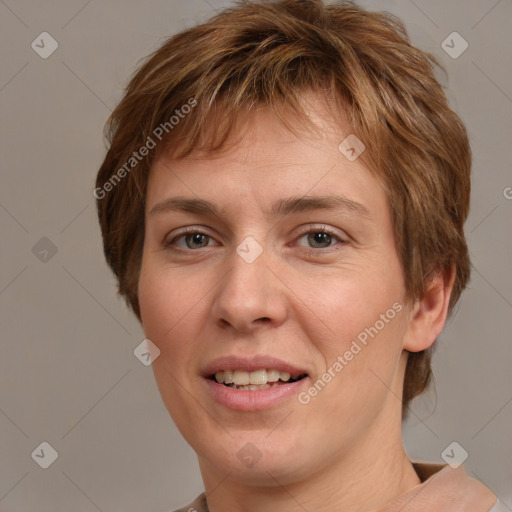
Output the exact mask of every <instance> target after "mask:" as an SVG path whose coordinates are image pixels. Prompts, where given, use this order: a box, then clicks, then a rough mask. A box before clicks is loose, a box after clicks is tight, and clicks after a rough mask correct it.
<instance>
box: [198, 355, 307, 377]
mask: <svg viewBox="0 0 512 512" xmlns="http://www.w3.org/2000/svg"><path fill="white" fill-rule="evenodd" d="M267 369H272V370H279V371H281V372H288V373H289V374H290V375H291V378H292V379H294V378H297V377H299V376H300V375H304V374H307V373H308V372H307V371H306V370H305V369H301V368H299V367H298V366H296V365H293V364H290V363H287V362H285V361H283V360H281V359H277V358H275V357H272V356H266V355H257V356H253V357H247V358H244V357H236V356H225V357H219V358H217V359H214V360H213V361H211V362H210V363H208V364H207V365H206V366H205V367H204V369H203V376H204V377H211V376H212V375H214V374H215V373H217V372H222V371H226V370H228V371H234V370H244V371H246V372H253V371H256V370H267Z"/></svg>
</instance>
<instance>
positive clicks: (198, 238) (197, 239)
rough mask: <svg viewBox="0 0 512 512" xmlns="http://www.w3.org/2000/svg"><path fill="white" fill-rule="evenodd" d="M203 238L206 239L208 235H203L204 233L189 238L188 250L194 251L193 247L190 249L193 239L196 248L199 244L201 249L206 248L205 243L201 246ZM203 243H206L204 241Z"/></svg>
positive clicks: (194, 234) (193, 234)
mask: <svg viewBox="0 0 512 512" xmlns="http://www.w3.org/2000/svg"><path fill="white" fill-rule="evenodd" d="M202 238H204V239H206V235H203V234H202V233H192V234H191V235H189V236H188V238H187V246H188V248H189V249H193V247H190V245H191V244H190V243H188V242H189V240H190V239H192V240H191V242H192V245H194V246H195V244H199V245H200V247H204V246H205V245H206V244H204V243H203V244H201V239H202ZM203 242H204V240H203Z"/></svg>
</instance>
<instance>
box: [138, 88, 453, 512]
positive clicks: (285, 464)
mask: <svg viewBox="0 0 512 512" xmlns="http://www.w3.org/2000/svg"><path fill="white" fill-rule="evenodd" d="M304 100H305V104H306V105H307V109H308V111H309V113H310V115H311V117H312V119H313V120H314V121H315V123H316V124H317V125H318V126H320V127H321V128H322V131H321V132H320V133H307V134H306V133H304V134H301V135H299V136H296V135H294V134H292V133H290V131H288V130H287V129H286V128H285V127H284V126H283V125H282V124H281V123H280V122H279V121H278V120H277V119H276V118H275V117H274V116H273V115H272V114H271V113H270V112H269V111H267V110H265V109H260V110H258V111H257V112H256V113H252V114H251V116H250V117H249V118H248V119H247V122H248V124H247V125H246V127H247V131H246V132H245V135H244V136H243V138H242V139H241V141H239V143H238V144H237V145H236V146H235V147H233V148H231V149H230V150H229V151H228V152H225V153H223V154H221V155H217V156H215V157H212V156H208V155H204V154H199V153H197V154H192V155H191V156H190V157H187V158H186V159H182V160H174V159H173V158H172V155H167V156H166V155H162V156H161V157H159V158H158V159H157V160H156V161H155V163H154V165H153V168H152V170H151V172H150V176H149V183H148V189H147V198H146V199H147V201H146V220H145V241H144V249H143V259H142V268H141V274H140V281H139V301H140V307H141V315H142V322H143V328H144V332H145V334H146V336H147V337H148V338H149V339H150V340H152V342H153V343H155V345H157V346H158V348H159V349H160V351H161V354H160V356H159V357H158V358H157V359H156V360H155V361H154V363H153V371H154V374H155V378H156V382H157V385H158V387H159V391H160V393H161V396H162V399H163V402H164V403H165V405H166V407H167V409H168V411H169V413H170V415H171V416H172V418H173V420H174V422H175V423H176V425H177V427H178V429H179V430H180V432H181V433H182V435H183V436H184V438H185V439H186V441H187V442H188V443H189V444H190V445H191V446H192V448H193V449H194V450H195V452H196V453H197V456H198V460H199V465H200V470H201V473H202V477H203V481H204V485H205V489H206V494H207V499H208V505H209V509H210V511H211V512H222V511H226V510H238V511H242V512H244V511H247V512H249V511H251V512H260V511H261V512H263V511H267V510H270V509H273V510H279V511H281V512H287V511H290V512H291V511H299V510H300V511H303V510H304V509H306V510H315V511H317V512H322V511H327V510H329V511H330V512H332V511H333V510H334V511H344V512H363V511H368V512H369V511H375V510H377V509H379V508H380V507H382V506H383V505H385V504H386V503H387V502H389V501H392V500H393V499H394V498H396V497H397V496H398V495H400V494H403V493H405V492H407V491H409V490H410V489H412V488H413V487H415V486H417V485H419V484H420V480H419V479H418V477H417V475H416V473H415V471H414V468H413V467H412V465H411V463H410V461H409V459H408V457H407V455H406V453H405V451H404V447H403V443H402V434H401V409H402V403H401V395H402V385H403V379H404V372H405V366H406V361H407V351H419V350H423V349H425V348H427V347H428V346H430V345H431V344H432V343H433V342H434V341H435V338H436V337H437V335H438V334H439V333H440V332H441V330H442V328H443V326H444V322H445V319H446V313H447V307H448V301H449V296H450V293H451V288H452V285H453V279H454V272H453V270H452V272H444V273H440V274H438V275H437V276H436V277H435V279H434V280H433V281H432V282H431V283H430V287H429V289H428V290H427V292H426V294H425V296H424V297H423V299H422V300H421V301H416V302H415V303H414V304H407V303H406V302H405V299H404V295H405V284H404V278H403V272H402V266H401V264H400V260H399V256H398V252H397V248H396V246H395V243H394V238H393V230H392V223H391V215H390V211H389V208H388V205H387V202H386V196H385V193H384V190H383V188H382V186H381V184H380V183H379V181H378V180H377V179H376V177H375V176H374V174H373V173H372V172H371V171H370V170H369V169H368V168H367V167H365V165H364V164H363V163H362V161H361V160H362V159H361V158H359V159H357V160H355V161H354V162H350V161H349V160H348V159H347V158H346V157H345V156H344V155H343V154H342V153H341V152H340V151H339V150H338V145H339V144H340V142H341V141H342V140H343V139H344V138H345V137H346V136H347V135H348V134H349V133H350V129H349V128H348V127H346V126H343V124H342V122H341V124H340V123H339V122H338V124H335V122H334V120H333V118H332V117H331V114H330V112H331V111H330V110H328V109H327V108H326V107H325V105H324V103H323V102H322V101H321V100H320V98H319V97H317V96H316V95H314V94H310V95H304ZM333 191H336V193H338V194H343V195H344V196H346V197H348V198H349V199H351V200H352V201H357V202H358V203H360V204H362V205H364V206H365V207H366V209H367V210H368V215H367V216H366V217H363V216H359V215H356V214H354V212H351V211H349V210H340V209H337V210H336V209H335V210H316V211H309V212H299V213H294V214H292V215H289V216H286V217H279V216H277V217H276V216H273V215H270V214H269V210H270V205H271V204H272V203H273V202H274V201H276V200H278V199H283V198H288V197H290V196H300V197H303V196H312V195H315V196H316V195H329V194H331V193H333ZM176 196H184V197H190V198H196V199H197V198H201V199H207V200H209V201H212V202H214V203H215V204H216V205H217V206H218V208H219V209H220V210H221V213H222V214H221V216H220V217H212V216H210V215H203V214H195V213H194V214H193V213H183V212H177V211H160V212H158V213H153V214H151V213H150V212H151V210H152V209H153V207H154V206H155V205H156V204H158V203H160V202H162V201H164V200H166V199H168V198H170V197H176ZM185 226H191V227H195V228H197V231H199V232H200V233H203V234H204V235H207V236H203V237H199V239H198V238H197V237H196V238H195V239H194V238H193V236H189V237H188V238H187V237H180V238H178V239H177V238H176V237H178V236H179V235H180V234H182V233H180V231H179V230H180V228H183V227H185ZM322 226H325V227H327V228H328V229H332V230H333V231H334V234H335V236H333V237H332V238H331V239H329V238H327V240H325V241H323V242H322V241H321V239H320V241H318V240H319V239H318V235H316V236H317V238H316V239H315V238H314V237H313V236H309V237H308V235H307V233H306V234H305V232H306V231H308V230H310V229H311V231H312V233H313V234H314V233H318V232H320V233H321V232H322V229H318V228H321V227H322ZM247 236H252V237H253V238H254V239H256V240H257V242H258V243H259V244H260V246H261V247H262V249H263V252H262V254H261V255H260V256H259V257H258V258H257V259H256V260H255V261H254V262H252V263H247V262H246V261H245V260H244V259H242V258H241V257H240V256H239V255H238V253H237V252H236V248H237V246H239V244H241V242H242V241H243V240H244V239H245V238H246V237H247ZM337 237H339V239H338V238H337ZM187 240H188V243H189V246H187V243H186V242H187ZM315 240H316V242H315ZM340 240H342V241H343V242H341V241H340ZM166 242H167V243H168V242H172V244H171V245H170V246H166ZM173 249H174V250H173ZM180 249H181V250H180ZM396 302H398V303H400V304H402V306H403V309H402V311H401V312H400V313H398V314H397V315H396V316H395V317H394V318H393V319H392V320H390V321H389V322H388V323H386V324H385V327H384V328H383V329H381V330H380V331H379V333H378V335H376V336H375V337H374V338H370V339H369V341H368V344H367V346H365V347H364V348H363V349H362V350H361V351H360V352H359V353H358V354H357V355H355V356H354V358H353V359H352V360H351V361H349V362H348V364H347V365H346V366H345V367H344V368H343V370H342V371H341V372H339V373H338V374H337V375H336V377H335V378H333V379H332V380H331V382H329V383H328V384H327V385H326V386H325V388H324V389H323V390H322V391H321V392H319V393H318V394H317V396H315V397H314V398H312V399H311V401H310V402H309V403H308V404H307V405H304V404H301V403H300V402H299V400H298V399H297V397H292V398H290V399H288V400H286V401H285V402H282V403H281V404H280V405H279V406H276V407H272V408H270V409H266V410H263V411H255V412H247V411H233V410H230V409H228V408H226V407H224V406H222V405H220V404H218V403H217V402H216V401H214V400H213V399H212V398H211V396H210V395H209V394H208V393H207V392H206V391H207V387H206V386H205V381H204V379H203V377H202V376H201V375H200V373H201V370H202V369H203V368H204V365H205V364H206V363H208V362H210V361H212V360H213V359H215V358H217V357H220V356H225V355H237V356H242V357H243V356H252V355H254V354H267V355H272V356H274V357H277V358H280V359H283V360H285V361H287V362H289V363H291V364H294V365H295V366H298V367H299V368H305V369H307V371H308V374H309V379H310V380H309V385H312V384H313V383H314V382H316V381H317V380H318V379H320V378H321V376H322V374H324V373H325V372H326V371H327V369H328V368H329V367H330V366H332V365H333V364H334V362H335V361H336V359H337V357H338V356H343V354H344V353H345V352H346V351H347V350H348V349H349V348H350V345H351V343H352V341H353V340H354V339H356V337H357V335H358V334H359V333H361V332H362V331H364V329H365V328H366V327H369V326H373V325H374V324H375V322H376V321H377V320H378V319H379V318H380V315H381V314H385V313H386V311H387V310H389V309H390V308H392V305H393V304H394V303H396ZM305 389H307V387H305ZM248 442H250V443H252V444H253V445H254V446H255V447H256V449H257V451H258V453H259V455H260V456H261V458H260V459H259V460H258V462H257V463H256V464H255V465H254V466H252V467H251V468H249V467H246V466H245V465H244V464H243V463H242V462H241V461H240V460H239V458H238V457H237V453H238V451H239V450H240V449H241V448H242V447H244V445H246V443H248ZM276 504H277V507H276Z"/></svg>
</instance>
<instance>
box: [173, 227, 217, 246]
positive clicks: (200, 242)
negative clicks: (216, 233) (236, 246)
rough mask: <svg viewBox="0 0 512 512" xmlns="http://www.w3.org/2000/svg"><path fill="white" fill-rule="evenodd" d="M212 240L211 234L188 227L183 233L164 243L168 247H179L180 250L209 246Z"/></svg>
mask: <svg viewBox="0 0 512 512" xmlns="http://www.w3.org/2000/svg"><path fill="white" fill-rule="evenodd" d="M212 240H213V238H212V237H211V236H209V235H207V234H205V233H203V232H202V231H199V230H198V229H197V228H186V229H185V230H184V232H182V233H181V234H179V235H177V236H175V237H174V238H172V239H171V240H169V241H165V242H164V245H165V247H166V248H173V247H172V246H175V247H178V250H180V249H181V250H187V249H201V248H203V247H207V246H208V245H209V242H210V241H212ZM180 242H181V243H180Z"/></svg>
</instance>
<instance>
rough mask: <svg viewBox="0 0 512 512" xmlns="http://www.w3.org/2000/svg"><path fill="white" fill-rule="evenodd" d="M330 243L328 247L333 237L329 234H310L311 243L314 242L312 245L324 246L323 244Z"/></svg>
mask: <svg viewBox="0 0 512 512" xmlns="http://www.w3.org/2000/svg"><path fill="white" fill-rule="evenodd" d="M326 241H327V242H328V244H327V245H329V242H330V241H331V235H330V234H329V233H321V232H317V233H312V234H310V242H312V245H315V244H322V242H324V243H325V242H326Z"/></svg>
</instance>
